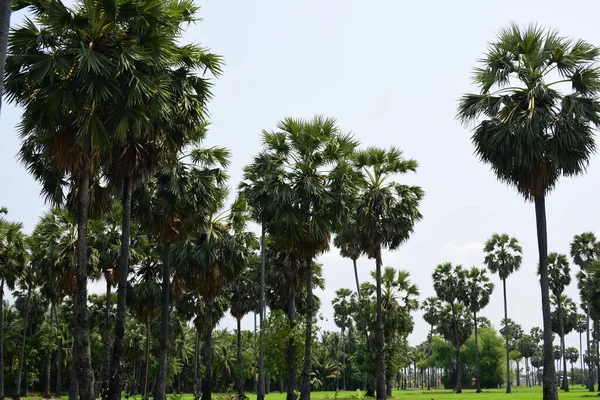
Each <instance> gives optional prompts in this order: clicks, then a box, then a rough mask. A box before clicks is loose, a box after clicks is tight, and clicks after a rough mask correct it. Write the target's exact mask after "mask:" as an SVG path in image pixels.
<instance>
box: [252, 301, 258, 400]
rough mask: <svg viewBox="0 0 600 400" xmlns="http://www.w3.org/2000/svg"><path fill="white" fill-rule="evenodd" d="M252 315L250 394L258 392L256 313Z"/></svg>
mask: <svg viewBox="0 0 600 400" xmlns="http://www.w3.org/2000/svg"><path fill="white" fill-rule="evenodd" d="M253 315H254V342H253V343H252V352H253V360H252V392H253V393H256V392H257V391H258V381H257V379H256V378H257V374H258V358H257V356H256V343H257V341H258V333H257V332H258V329H257V326H256V311H254V313H253Z"/></svg>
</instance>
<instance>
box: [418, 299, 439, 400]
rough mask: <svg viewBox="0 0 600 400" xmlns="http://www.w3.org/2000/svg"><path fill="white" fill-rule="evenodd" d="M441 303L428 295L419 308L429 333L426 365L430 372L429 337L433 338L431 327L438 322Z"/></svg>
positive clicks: (429, 388)
mask: <svg viewBox="0 0 600 400" xmlns="http://www.w3.org/2000/svg"><path fill="white" fill-rule="evenodd" d="M441 307H442V304H441V303H440V300H439V299H438V298H437V297H428V298H426V299H425V300H424V301H423V304H422V305H421V310H422V311H423V319H424V320H425V322H427V323H428V324H429V327H430V329H429V335H428V336H427V366H428V368H429V373H430V374H431V339H432V338H433V327H434V326H436V325H437V324H438V322H439V315H440V312H441ZM427 390H431V376H430V377H429V379H427Z"/></svg>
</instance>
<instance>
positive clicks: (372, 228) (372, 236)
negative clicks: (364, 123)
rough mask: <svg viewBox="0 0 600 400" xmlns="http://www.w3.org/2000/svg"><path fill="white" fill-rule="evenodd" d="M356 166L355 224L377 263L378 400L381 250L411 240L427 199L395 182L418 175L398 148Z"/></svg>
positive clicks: (372, 153) (380, 378) (380, 388)
mask: <svg viewBox="0 0 600 400" xmlns="http://www.w3.org/2000/svg"><path fill="white" fill-rule="evenodd" d="M354 159H355V161H354V163H355V165H356V167H357V168H358V169H359V170H360V171H361V173H362V175H363V180H364V182H363V183H362V192H361V193H360V197H359V199H358V200H357V205H356V222H357V224H358V226H360V227H361V229H360V232H358V235H359V237H360V241H361V248H362V249H363V250H364V251H365V253H366V254H367V255H368V256H369V257H370V258H373V259H375V273H376V279H375V280H376V293H377V326H376V330H375V343H376V360H377V361H376V370H377V386H376V388H377V400H384V399H385V398H386V390H385V367H386V365H385V355H384V332H383V310H382V308H381V272H382V265H383V260H382V257H381V252H382V249H385V248H387V249H390V250H395V249H397V248H398V247H399V246H400V245H401V244H402V243H404V242H405V241H406V240H408V238H409V237H410V234H411V233H412V232H413V228H414V225H415V223H416V222H418V221H419V220H420V219H421V218H422V216H421V213H420V212H419V209H418V207H419V204H420V202H421V199H422V198H423V196H424V193H423V190H422V189H421V188H420V187H418V186H408V185H402V184H400V183H397V182H395V181H394V180H393V177H394V176H396V175H401V174H405V173H408V172H415V171H416V169H417V162H416V161H415V160H407V159H404V158H403V157H402V152H401V151H400V150H398V149H397V148H395V147H392V148H390V149H389V150H385V149H378V148H373V147H370V148H367V149H366V150H361V151H358V152H357V153H356V154H355V156H354Z"/></svg>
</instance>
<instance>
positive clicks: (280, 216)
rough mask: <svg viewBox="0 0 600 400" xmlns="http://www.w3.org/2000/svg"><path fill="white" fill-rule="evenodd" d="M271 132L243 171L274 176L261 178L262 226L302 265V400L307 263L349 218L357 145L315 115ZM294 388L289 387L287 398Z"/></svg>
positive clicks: (306, 375) (306, 377) (307, 370)
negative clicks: (265, 198) (265, 195)
mask: <svg viewBox="0 0 600 400" xmlns="http://www.w3.org/2000/svg"><path fill="white" fill-rule="evenodd" d="M277 129H278V131H274V132H263V141H264V150H263V151H262V152H261V153H259V155H258V156H257V157H256V158H255V160H254V163H253V165H252V166H251V167H249V168H250V169H251V170H254V171H261V172H262V173H263V174H264V175H266V176H267V177H275V176H278V177H279V179H271V178H266V179H267V181H268V183H269V184H270V187H269V193H270V195H271V202H272V204H273V206H272V212H273V214H272V215H271V218H270V219H269V220H267V221H263V222H266V230H267V231H268V232H269V233H270V234H271V235H273V236H276V237H277V240H278V241H280V242H281V243H282V245H283V246H285V247H288V248H295V250H296V252H297V256H298V257H299V259H300V260H301V262H303V263H304V264H305V281H306V286H305V287H306V294H307V297H306V299H307V310H306V311H307V312H306V339H305V357H304V365H303V368H302V381H301V386H300V393H301V394H300V398H301V400H308V399H309V398H310V374H311V370H312V367H311V363H312V356H311V345H312V342H313V329H312V325H313V318H314V307H313V306H314V305H313V293H312V287H313V283H312V276H313V271H312V269H313V267H312V264H313V259H314V258H315V257H316V256H317V255H318V254H320V253H322V252H324V251H326V250H327V249H328V247H329V241H330V237H331V234H332V233H333V232H335V231H336V230H337V229H338V228H339V227H340V226H341V225H342V223H343V222H344V221H345V220H346V219H348V217H349V215H348V214H349V212H348V211H349V210H348V209H347V207H348V206H347V204H348V203H349V200H350V199H351V198H352V197H353V195H354V187H355V183H356V179H355V175H354V174H353V173H352V169H351V168H350V165H349V163H348V159H349V157H350V155H351V154H352V152H353V151H354V149H355V148H356V146H357V145H358V143H357V142H356V141H355V140H354V139H353V138H352V137H351V136H350V135H348V134H344V133H342V132H341V130H340V128H339V127H338V126H337V123H336V121H335V120H334V119H332V118H324V117H321V116H317V117H315V118H313V119H312V120H310V121H306V120H301V119H292V118H286V119H284V120H282V121H280V122H279V123H278V124H277ZM256 175H258V174H252V176H256ZM294 389H295V388H293V387H292V388H289V390H288V394H290V395H291V393H293V390H294ZM288 400H293V398H288Z"/></svg>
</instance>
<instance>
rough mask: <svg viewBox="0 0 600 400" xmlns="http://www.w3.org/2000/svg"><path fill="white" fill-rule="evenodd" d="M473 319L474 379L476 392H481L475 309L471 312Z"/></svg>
mask: <svg viewBox="0 0 600 400" xmlns="http://www.w3.org/2000/svg"><path fill="white" fill-rule="evenodd" d="M473 321H474V322H475V379H477V382H476V385H477V386H476V389H477V390H476V393H481V382H479V345H478V342H477V311H474V312H473Z"/></svg>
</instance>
